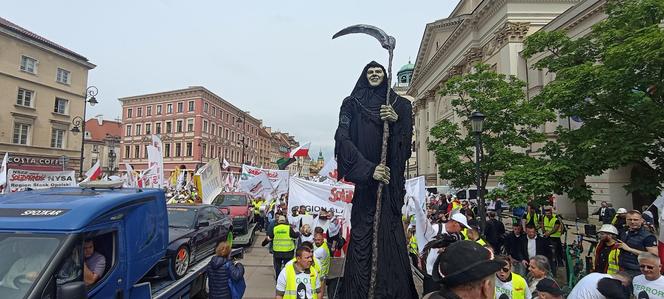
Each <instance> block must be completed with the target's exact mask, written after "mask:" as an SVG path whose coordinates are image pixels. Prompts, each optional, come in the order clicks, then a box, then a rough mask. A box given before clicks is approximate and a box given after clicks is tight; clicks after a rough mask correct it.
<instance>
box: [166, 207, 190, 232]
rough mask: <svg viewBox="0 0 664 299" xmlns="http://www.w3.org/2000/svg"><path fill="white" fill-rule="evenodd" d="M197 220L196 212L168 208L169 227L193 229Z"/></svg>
mask: <svg viewBox="0 0 664 299" xmlns="http://www.w3.org/2000/svg"><path fill="white" fill-rule="evenodd" d="M194 219H196V210H195V209H187V208H175V207H172V208H168V226H169V227H180V228H192V227H193V226H194Z"/></svg>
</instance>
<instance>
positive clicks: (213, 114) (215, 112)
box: [212, 106, 217, 116]
mask: <svg viewBox="0 0 664 299" xmlns="http://www.w3.org/2000/svg"><path fill="white" fill-rule="evenodd" d="M212 116H217V107H215V106H212Z"/></svg>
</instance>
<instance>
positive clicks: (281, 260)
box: [272, 252, 293, 281]
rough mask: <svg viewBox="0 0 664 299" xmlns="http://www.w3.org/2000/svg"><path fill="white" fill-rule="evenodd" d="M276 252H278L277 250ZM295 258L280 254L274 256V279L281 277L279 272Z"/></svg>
mask: <svg viewBox="0 0 664 299" xmlns="http://www.w3.org/2000/svg"><path fill="white" fill-rule="evenodd" d="M275 253H276V252H275ZM291 259H293V257H292V256H291V257H288V258H286V257H279V255H275V256H273V257H272V263H273V265H274V280H275V281H276V280H277V278H278V277H279V272H281V269H282V268H283V267H284V266H286V263H288V261H290V260H291Z"/></svg>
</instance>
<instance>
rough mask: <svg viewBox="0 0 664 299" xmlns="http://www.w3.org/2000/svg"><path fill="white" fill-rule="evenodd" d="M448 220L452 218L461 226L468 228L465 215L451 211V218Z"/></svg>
mask: <svg viewBox="0 0 664 299" xmlns="http://www.w3.org/2000/svg"><path fill="white" fill-rule="evenodd" d="M450 220H454V221H456V222H459V224H461V226H463V227H465V228H470V226H469V225H468V220H467V219H466V216H465V215H463V214H461V213H452V218H451V219H450Z"/></svg>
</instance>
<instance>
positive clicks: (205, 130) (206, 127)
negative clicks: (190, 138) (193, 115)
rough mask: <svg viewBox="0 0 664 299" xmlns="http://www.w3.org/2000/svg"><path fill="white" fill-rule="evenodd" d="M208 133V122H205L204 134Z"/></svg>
mask: <svg viewBox="0 0 664 299" xmlns="http://www.w3.org/2000/svg"><path fill="white" fill-rule="evenodd" d="M207 132H208V121H207V120H203V133H207Z"/></svg>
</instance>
